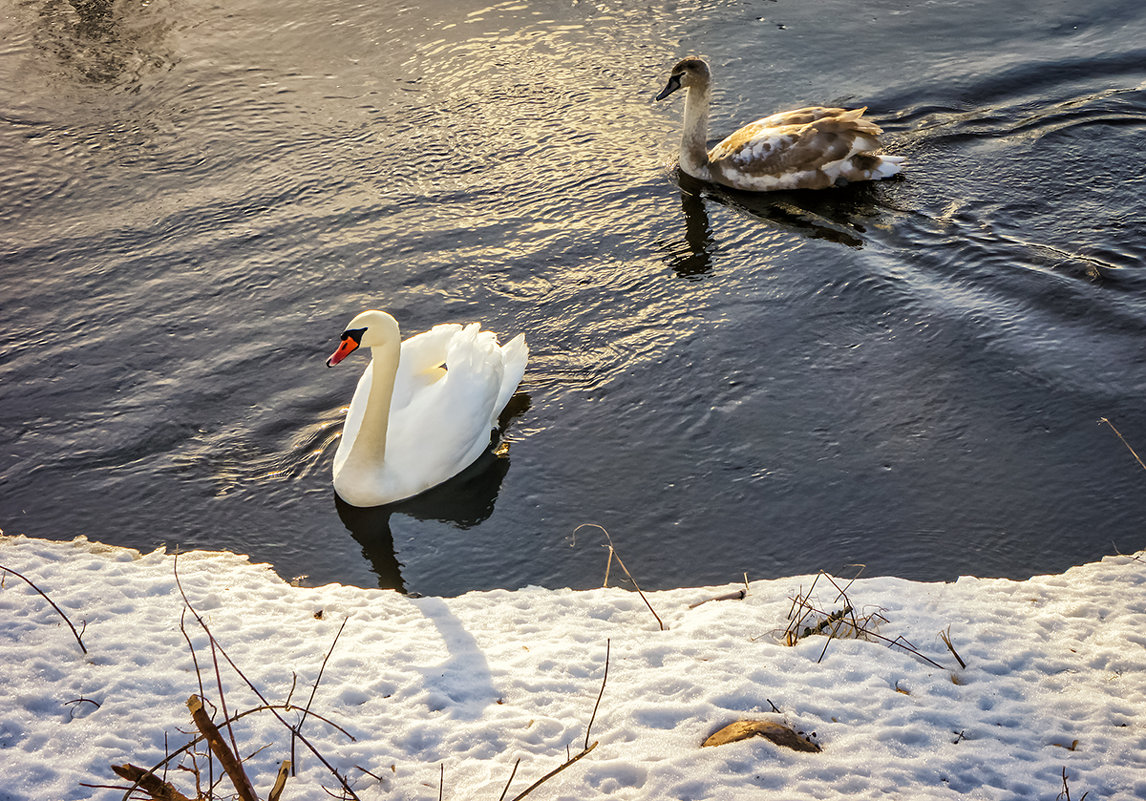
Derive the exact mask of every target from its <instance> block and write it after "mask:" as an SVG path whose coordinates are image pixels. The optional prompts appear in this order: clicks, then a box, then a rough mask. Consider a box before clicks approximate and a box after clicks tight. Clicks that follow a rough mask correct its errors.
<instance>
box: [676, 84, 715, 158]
mask: <svg viewBox="0 0 1146 801" xmlns="http://www.w3.org/2000/svg"><path fill="white" fill-rule="evenodd" d="M687 92H688V95H687V96H686V97H685V101H684V131H683V132H682V133H681V135H680V166H681V167H682V168H683V169H684V171H685V172H686V173H688V174H689V175H693V176H696V177H698V178H707V177H708V175H707V173H708V148H707V147H706V146H705V143H706V142H707V141H708V97H709V85H708V84H707V83H706V84H703V85H700V86H690V87H688V90H687ZM698 173H701V174H700V175H698Z"/></svg>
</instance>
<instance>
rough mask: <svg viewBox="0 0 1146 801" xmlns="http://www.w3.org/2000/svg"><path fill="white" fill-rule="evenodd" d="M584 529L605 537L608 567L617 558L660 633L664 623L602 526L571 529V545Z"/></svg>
mask: <svg viewBox="0 0 1146 801" xmlns="http://www.w3.org/2000/svg"><path fill="white" fill-rule="evenodd" d="M586 527H592V528H597V529H600V530H601V533H602V534H604V535H605V539H606V540H608V541H609V545H608V546H607V547H608V548H609V565H612V563H613V557H614V556H615V557H616V558H617V564H619V565H620V566H621V570H624V571H625V575H626V576H628V577H629V581H631V582H633V588H634V589H636V591H637V594H638V595H640V596H641V600H642V601H644V602H645V606H647V607H648V608H649V611H650V612H652V613H653V617H655V618H656V619H657V625H659V626H660V627H661V631H664V630H665V624H664V621H662V620H661V617H660V615H658V614H657V612H656V610H655V609H653V605H652V604H651V603H649V599H648V598H646V597H645V594H644V593H643V592H641V588H640V587H639V586H638V585H637V580H636V579H635V578H633V574H632V573H630V572H629V569H628V568H627V567H625V563H624V561H622V559H621V555H620V554H619V553H617V548H616V546H615V545H613V538H612V537H611V536H610V535H609V532H608V530H606V528H605V527H604V526H602V525H598V524H597V523H582V524H581V525H579V526H577V528H575V529H573V545H574V546H576V545H577V532H578V531H580V530H581V529H583V528H586ZM605 586H606V587H607V586H609V571H608V567H607V566H606V569H605Z"/></svg>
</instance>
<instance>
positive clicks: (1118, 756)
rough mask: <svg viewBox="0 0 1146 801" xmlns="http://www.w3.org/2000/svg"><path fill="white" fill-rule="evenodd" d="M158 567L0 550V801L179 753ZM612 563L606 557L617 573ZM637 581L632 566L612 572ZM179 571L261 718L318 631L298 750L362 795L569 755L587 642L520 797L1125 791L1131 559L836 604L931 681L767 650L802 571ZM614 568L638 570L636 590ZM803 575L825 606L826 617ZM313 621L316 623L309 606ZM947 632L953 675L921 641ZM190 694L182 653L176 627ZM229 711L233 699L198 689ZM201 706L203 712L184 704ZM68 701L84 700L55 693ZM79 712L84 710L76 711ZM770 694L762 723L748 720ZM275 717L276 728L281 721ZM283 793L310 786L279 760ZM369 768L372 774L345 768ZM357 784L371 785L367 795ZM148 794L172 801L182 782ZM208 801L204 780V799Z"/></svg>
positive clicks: (131, 555) (1140, 721)
mask: <svg viewBox="0 0 1146 801" xmlns="http://www.w3.org/2000/svg"><path fill="white" fill-rule="evenodd" d="M173 562H174V559H173V557H172V556H169V555H166V554H164V553H161V552H155V553H152V554H147V555H140V554H138V553H137V552H135V551H131V550H126V549H121V548H111V547H107V546H103V545H99V544H96V543H91V542H87V541H85V540H77V541H74V542H49V541H43V540H34V539H27V538H24V537H3V536H0V564H2V565H5V566H7V567H9V568H11V569H13V570H16V571H19V572H20V573H22V574H23V575H25V576H26V577H27V578H29V579H31V580H32V581H33V582H35V584H36V585H37V586H38V587H39V588H40V589H42V590H43V591H44V592H45V593H47V594H48V595H49V596H50V597H51V598H52V600H53V601H55V603H56V604H58V605H59V606H60V607H61V608H62V609H63V610H64V612H65V613H66V614H67V616H68V617H69V618H70V619H71V620H72V622H73V623H75V624H76V626H77V628H79V627H80V625H81V623H86V628H85V630H84V632H83V641H84V644H85V645H86V646H87V649H88V654H87V655H86V656H85V655H83V654H82V653H81V651H80V648H79V645H78V644H77V642H76V640H75V638H74V637H73V636H72V634H71V632H70V631H69V630H68V628H67V625H66V624H65V623H64V622H63V621H62V620H61V618H60V617H59V616H58V615H57V614H56V613H55V611H53V610H52V608H51V607H50V606H49V605H48V604H47V603H46V602H45V601H44V599H43V598H42V597H40V596H39V595H38V594H36V593H35V592H34V591H33V590H32V589H31V588H30V587H29V586H28V585H27V584H25V583H24V582H22V581H20V580H19V579H17V578H15V577H14V576H12V575H10V574H6V575H3V585H2V588H0V777H2V780H0V801H16V800H18V801H33V799H35V800H36V801H43V800H44V799H83V798H98V799H113V798H119V797H120V796H121V795H122V791H119V792H117V791H114V790H110V789H91V788H87V787H83V786H81V783H88V784H96V785H115V784H121V785H122V784H123V783H122V782H121V781H120V780H118V779H117V778H116V777H115V776H114V775H113V774H112V773H111V772H110V770H109V768H108V766H109V765H110V764H112V763H116V764H119V763H123V762H133V763H135V764H137V765H143V766H146V767H150V766H151V765H153V764H155V763H157V762H159V761H160V760H161V759H162V758H163V755H164V747H165V740H166V743H167V747H168V748H170V749H172V750H174V749H175V748H176V747H179V746H181V745H183V744H184V743H185V742H186V741H187V739H189V738H188V737H187V736H186V735H185V734H184V733H183V732H186V731H189V730H190V729H191V723H190V719H189V715H188V712H187V709H186V706H185V702H186V700H187V698H188V696H189V695H190V694H191V693H193V692H198V691H199V684H198V679H197V678H196V674H195V670H194V665H193V663H192V658H191V654H190V651H189V649H188V646H187V642H186V641H185V639H184V635H183V633H182V632H181V630H180V614H181V611H182V610H183V608H184V607H183V602H182V599H181V598H180V596H179V593H178V591H177V589H176V586H175V578H174V573H173ZM631 567H632V566H631ZM634 569H635V568H634ZM179 577H180V579H181V581H182V584H183V587H184V589H185V590H186V592H187V594H188V597H189V599H190V600H191V603H192V604H193V605H194V606H195V607H196V609H197V610H198V611H199V612H200V613H201V614H203V615H204V617H205V618H206V619H207V621H208V624H209V626H210V628H211V631H212V633H213V634H214V636H215V637H216V639H217V640H218V641H219V642H220V643H221V644H222V645H223V647H224V648H226V649H227V651H228V653H229V654H230V656H231V657H232V658H233V659H234V660H235V661H236V663H237V664H238V665H239V666H240V667H241V668H242V670H243V671H244V672H245V673H246V675H247V676H248V677H249V678H250V679H251V680H252V681H253V682H254V683H255V684H256V685H258V686H259V688H260V689H261V690H262V692H263V693H264V695H265V696H266V697H267V698H268V699H269V700H271V701H272V702H274V703H278V702H282V701H284V700H285V699H286V697H287V695H288V693H289V692H290V689H291V685H292V680H293V678H294V676H295V675H296V674H297V688H296V689H295V692H294V701H295V702H296V703H300V704H305V702H306V698H307V697H308V696H309V694H310V688H311V685H312V684H313V682H314V680H315V677H316V676H317V675H318V671H319V669H320V667H321V665H322V661H323V658H324V657H325V656H326V654H327V651H328V650H329V648H330V645H331V642H332V641H333V640H334V637H335V634H336V633H337V631H338V629H339V626H341V625H342V623H343V621H344V620H346V619H348V622H347V625H346V628H345V630H344V632H343V634H342V636H341V639H340V640H339V641H338V644H337V646H336V647H335V649H334V651H333V654H332V655H331V656H330V659H329V662H328V663H327V665H326V669H325V673H324V674H323V678H322V682H321V684H320V685H319V688H318V692H317V695H316V697H315V702H314V705H313V707H312V708H313V709H314V710H315V711H316V712H318V713H320V714H321V715H323V716H325V717H327V718H329V719H331V720H332V721H334V722H336V723H338V724H339V725H340V726H342V727H344V728H345V729H346V730H347V731H348V732H349V733H350V734H352V735H353V736H354V737H355V738H356V739H355V740H354V741H351V740H350V739H348V738H347V737H346V736H345V735H344V734H342V733H340V732H338V731H337V730H335V729H333V728H331V727H330V726H328V725H326V724H324V723H322V722H321V721H319V720H316V719H313V718H312V719H310V720H308V722H307V724H306V728H305V729H304V734H305V735H306V736H307V737H308V738H309V739H311V741H312V742H314V743H315V745H316V746H317V747H318V749H319V750H320V751H321V752H322V753H323V755H324V756H325V757H326V758H327V759H328V760H329V761H330V762H331V763H332V764H333V765H334V766H335V767H337V768H338V769H339V771H341V772H342V773H343V774H344V775H346V776H349V777H350V778H351V780H352V785H353V786H354V788H355V791H356V792H357V793H358V795H359V796H360V797H361V798H362V799H364V801H366V799H425V800H426V801H430V799H436V798H437V797H438V777H439V769H440V767H439V766H440V765H443V764H444V766H445V792H444V797H445V798H446V799H491V801H496V799H497V798H498V797H499V795H500V794H501V792H502V789H503V787H504V786H505V783H506V781H507V780H508V779H509V776H510V772H511V771H512V769H513V765H514V762H515V761H516V760H517V759H518V758H521V764H520V767H519V768H518V772H517V777H516V778H515V779H514V784H513V787H512V788H511V789H510V792H509V793H508V794H507V796H506V798H511V797H512V796H513V795H515V794H516V793H518V792H520V791H521V790H523V789H525V787H526V786H528V785H529V784H530V783H531V782H533V781H534V780H535V779H537V778H539V777H540V776H542V775H543V774H544V773H546V772H547V771H549V770H551V769H552V768H554V767H556V766H557V765H559V764H560V763H562V762H563V761H565V759H566V756H567V752H566V747H567V746H568V747H569V748H571V750H572V752H573V753H576V752H577V751H578V750H580V748H581V746H582V745H583V741H584V738H585V729H586V725H587V724H588V723H589V719H590V715H591V714H592V711H593V705H594V702H595V701H596V698H597V694H598V692H599V691H600V689H601V683H602V674H603V671H604V667H605V650H606V641H611V656H610V660H609V674H608V681H607V683H606V686H605V691H604V697H603V698H602V700H601V704H600V708H599V710H598V712H597V716H596V719H595V721H594V723H593V727H592V732H591V736H592V739H593V740H599V741H600V745H599V746H598V747H597V748H596V749H595V750H594V751H593V752H592V753H590V754H589V755H588V756H586V757H585V758H584V759H582V760H581V761H579V762H577V763H576V764H575V765H573V766H571V767H570V768H569V769H568V770H566V771H564V772H562V773H561V774H559V775H558V776H556V777H554V778H553V779H552V780H550V781H548V782H546V783H545V784H543V785H542V786H541V787H539V788H538V789H537V790H535V791H534V792H533V793H532V794H531V795H530V796H529V798H530V799H536V800H537V801H540V799H569V800H570V801H573V800H574V799H576V800H577V801H589V800H590V799H604V798H609V799H682V800H686V799H697V800H699V799H712V801H727V800H728V799H733V798H741V799H767V798H775V799H801V798H824V799H845V798H846V799H849V800H852V799H857V798H869V797H879V796H892V797H897V798H903V799H933V798H934V799H938V798H943V799H955V798H984V799H1021V798H1032V799H1033V798H1038V799H1053V798H1054V797H1055V796H1056V795H1057V794H1058V793H1059V791H1060V790H1062V783H1063V780H1062V771H1063V768H1064V767H1065V768H1066V771H1067V775H1068V778H1069V787H1070V791H1071V797H1072V798H1074V799H1079V798H1081V796H1082V794H1083V793H1089V796H1088V799H1089V800H1090V801H1099V800H1100V799H1101V800H1103V801H1105V800H1106V799H1114V798H1146V557H1143V556H1142V555H1139V556H1136V557H1110V558H1107V559H1105V560H1103V561H1102V562H1101V563H1096V564H1089V565H1083V566H1081V567H1077V568H1073V569H1071V570H1069V571H1067V572H1066V573H1065V574H1064V575H1061V576H1040V577H1036V578H1033V579H1031V580H1029V581H1023V582H1014V581H1007V580H995V579H991V580H979V579H969V578H965V579H961V580H959V581H958V582H955V583H950V584H922V583H913V582H909V581H903V580H899V579H892V578H874V579H861V580H859V581H857V582H856V583H855V584H854V585H852V587H851V588H850V590H849V591H848V595H849V597H850V599H851V601H852V602H853V603H854V604H856V606H857V607H864V608H867V609H874V608H877V607H878V608H880V609H881V613H882V615H883V616H884V617H885V618H886V620H887V622H885V623H883V624H882V626H881V628H880V630H879V631H880V633H881V634H882V635H884V636H886V637H889V638H895V637H899V636H902V637H905V638H906V639H908V640H910V641H911V642H912V643H913V644H914V645H915V646H916V647H918V648H919V650H920V651H921V652H922V653H924V654H926V655H927V656H928V657H929V658H931V659H934V660H935V661H937V662H940V663H942V664H944V665H949V666H950V668H951V669H938V668H936V667H934V666H933V665H929V664H927V663H926V662H925V661H923V660H921V659H919V658H918V657H916V656H913V655H911V654H909V653H905V652H904V651H902V650H899V649H890V648H888V647H887V645H886V644H884V643H879V642H867V641H858V640H833V641H832V642H831V643H830V646H829V647H828V649H827V653H826V655H825V656H824V658H823V661H822V662H820V663H817V661H816V660H817V658H818V657H819V656H820V653H821V651H822V649H823V646H824V642H825V640H824V638H823V637H818V636H812V637H808V638H805V639H804V640H803V641H801V642H800V643H799V644H798V645H797V646H796V647H793V648H789V647H785V646H783V645H781V644H780V643H779V642H778V641H777V635H778V634H780V633H781V632H782V631H783V629H784V628H785V626H786V625H787V619H786V616H787V614H788V611H789V609H790V607H791V604H792V602H791V598H792V597H793V596H795V595H796V594H797V592H798V591H799V590H800V589H801V587H803V589H804V590H807V589H808V587H809V586H810V585H811V581H812V579H811V577H808V576H804V577H794V578H787V579H778V580H771V581H756V582H753V583H752V584H751V593H750V594H749V595H748V596H747V598H745V599H744V600H724V601H709V602H708V603H704V604H702V605H700V606H697V607H696V608H692V609H690V608H689V605H690V604H692V603H694V602H696V601H700V600H703V599H705V598H710V597H712V596H713V595H718V594H720V593H722V592H727V591H728V590H730V589H736V588H735V587H720V588H703V589H685V590H672V591H665V592H656V593H649V594H648V597H649V600H650V602H651V603H652V605H653V607H654V608H655V609H656V611H657V613H658V614H659V615H660V617H661V618H662V619H663V620H664V621H665V624H666V625H667V626H668V627H669V628H668V630H667V631H660V630H658V627H657V624H656V621H655V620H654V619H653V617H652V615H651V614H650V613H649V610H648V609H647V608H646V606H645V604H644V603H643V601H642V600H641V598H640V596H638V595H637V594H636V593H632V592H627V591H623V590H617V589H607V590H594V591H588V592H574V591H570V590H543V589H537V588H528V589H524V590H519V591H515V592H505V591H498V592H484V593H471V594H468V595H464V596H462V597H459V598H449V599H441V598H408V597H404V596H401V595H398V594H396V593H394V592H390V591H381V590H365V589H359V588H354V587H344V586H338V585H330V586H326V587H319V588H314V589H308V588H296V587H292V586H290V585H288V584H286V583H284V582H283V581H282V580H281V579H279V578H278V577H277V576H276V575H275V574H274V573H273V572H271V570H270V569H269V568H267V567H266V566H262V565H252V564H250V563H249V562H248V561H247V560H246V559H245V558H243V557H240V556H236V555H233V554H227V553H207V552H192V553H187V554H183V555H181V556H180V557H179ZM638 578H639V576H638ZM829 590H830V586H829V585H826V584H823V583H822V582H821V584H819V585H817V595H819V596H820V601H821V602H822V604H824V605H829V606H830V605H831V604H832V603H833V601H834V600H835V599H834V597H833V593H831V592H829ZM319 613H321V614H319ZM948 627H950V634H951V638H952V640H953V643H954V645H955V648H956V650H957V651H958V653H959V655H960V656H961V657H962V658H963V660H964V661H966V663H967V667H966V668H965V669H960V668H959V667H958V665H957V663H956V662H955V659H954V658H953V656H952V655H951V654H950V653H949V652H948V650H947V648H946V647H945V646H944V645H943V644H942V642H941V641H940V639H939V637H938V632H940V631H941V630H946V629H947V628H948ZM186 628H187V634H188V635H189V636H190V638H191V641H192V643H193V644H194V645H195V648H196V652H197V654H198V657H199V662H200V665H201V666H203V667H204V670H203V673H204V681H207V680H208V679H209V678H211V674H210V668H209V664H210V657H209V651H208V650H207V649H206V646H207V641H206V637H205V635H204V634H203V633H202V631H201V630H198V629H197V627H196V626H195V624H194V621H193V620H192V619H191V618H190V616H188V619H187V624H186ZM224 680H225V682H226V691H227V694H226V700H227V705H228V709H229V710H230V711H232V712H234V711H235V710H242V709H245V708H250V707H254V706H258V704H259V701H258V699H257V698H255V697H254V695H253V694H252V693H251V692H250V691H249V690H247V689H246V688H245V687H244V686H243V685H242V684H241V682H240V681H239V680H238V679H237V678H236V677H235V676H234V674H233V673H231V672H229V670H228V671H227V672H225V673H224ZM207 695H208V696H209V697H212V698H214V697H216V695H217V694H216V693H215V692H214V691H213V689H212V688H211V687H210V686H208V687H207ZM77 699H89V700H77ZM97 704H98V706H97ZM772 704H775V706H776V707H777V708H779V710H780V714H777V713H775V712H773V711H772ZM744 717H751V718H758V719H767V720H775V721H780V722H787V723H788V724H790V725H791V726H792V727H793V728H796V729H799V730H803V731H806V732H815V739H816V741H817V742H818V743H819V744H820V745H821V746H823V752H822V753H798V752H795V751H790V750H787V749H783V748H779V747H777V746H775V745H773V744H772V743H770V742H767V741H765V740H762V739H753V740H748V741H744V742H737V743H731V744H728V745H722V746H719V747H715V748H701V747H700V743H701V742H702V741H703V740H704V738H705V737H706V736H708V735H709V734H711V733H712V732H713V731H715V730H716V729H717V728H719V727H721V726H723V725H724V724H726V723H730V722H732V721H734V720H736V719H738V718H744ZM290 719H291V720H292V721H293V720H294V719H295V717H290ZM235 731H236V736H237V738H238V740H239V743H240V745H241V748H242V749H243V750H244V751H245V752H250V751H254V750H255V749H257V748H260V747H262V746H267V747H266V748H264V749H263V750H262V751H260V752H259V753H257V754H256V755H254V756H251V757H249V758H247V760H246V766H247V770H248V773H249V774H250V775H251V777H252V779H253V780H254V783H255V786H256V788H257V789H258V791H259V793H260V795H262V796H265V795H266V793H267V791H268V790H269V788H270V785H271V783H272V782H273V779H274V775H275V773H276V772H277V769H278V765H279V761H280V760H282V759H283V758H285V757H287V756H289V753H288V752H289V735H288V734H287V732H286V730H285V729H284V728H283V727H282V724H280V723H279V722H278V721H276V720H274V718H272V717H271V716H270V715H269V714H267V713H259V714H255V715H250V716H248V717H246V718H244V719H243V721H242V722H241V723H240V724H238V725H236V727H235ZM296 753H297V756H298V760H299V763H300V772H299V775H298V776H297V777H295V778H292V779H290V780H289V781H288V783H287V788H286V792H285V794H284V796H283V797H284V798H285V799H304V798H305V799H321V798H325V797H328V796H326V795H325V794H324V793H323V791H322V789H321V788H320V785H324V786H326V787H329V788H331V789H334V788H335V783H334V781H333V779H332V778H331V775H330V774H329V772H327V771H326V770H325V769H324V768H323V767H322V766H321V764H320V763H319V762H318V760H317V759H316V758H314V757H313V756H311V755H310V754H309V753H307V752H305V749H302V748H301V747H300V748H298V749H296ZM362 769H365V771H369V774H373V776H371V775H369V774H368V773H367V772H365V771H364V770H362ZM375 777H380V778H375ZM168 779H169V780H170V781H172V783H173V784H175V785H176V786H177V787H179V788H180V789H181V790H183V792H185V793H187V794H189V795H193V794H194V782H193V779H192V778H191V777H190V775H189V774H188V773H186V772H180V771H170V772H169V774H168ZM227 789H228V790H229V787H228V788H227Z"/></svg>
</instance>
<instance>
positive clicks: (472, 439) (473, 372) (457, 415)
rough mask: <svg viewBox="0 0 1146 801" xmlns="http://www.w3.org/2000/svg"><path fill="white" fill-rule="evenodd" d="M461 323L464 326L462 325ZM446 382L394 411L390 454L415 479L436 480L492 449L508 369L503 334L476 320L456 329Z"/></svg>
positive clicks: (421, 391)
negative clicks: (501, 341) (482, 327)
mask: <svg viewBox="0 0 1146 801" xmlns="http://www.w3.org/2000/svg"><path fill="white" fill-rule="evenodd" d="M460 328H461V327H460V326H459V329H460ZM445 364H446V370H445V374H444V376H443V377H442V378H441V380H438V381H436V382H434V383H432V384H428V385H425V386H423V387H420V388H418V389H417V391H416V393H415V397H414V398H413V401H412V402H411V403H409V404H407V405H406V406H405V407H403V408H401V409H399V408H393V409H392V410H391V417H390V420H391V426H390V437H389V440H388V441H387V444H386V458H387V460H388V461H390V463H391V465H392V466H393V467H394V468H395V469H398V470H401V471H402V472H403V473H404V474H406V475H407V476H410V477H415V478H416V477H419V476H426V477H428V478H427V481H428V480H429V478H432V477H439V478H437V479H436V480H435V481H432V482H429V483H426V482H423V483H425V486H421V485H419V486H417V487H416V488H415V489H414V491H417V492H420V491H421V490H423V489H427V488H429V487H430V486H432V485H433V484H434V483H437V481H440V480H441V479H440V476H441V475H443V474H445V475H453V474H454V473H456V472H458V471H459V470H461V469H462V468H464V467H466V466H467V465H469V464H470V463H471V462H473V461H474V460H475V459H477V457H478V456H480V455H481V454H482V452H483V451H484V450H485V449H486V448H487V447H489V443H490V430H491V428H492V424H491V422H490V421H491V420H492V419H495V418H496V416H497V412H496V411H494V410H493V409H494V404H495V402H496V400H497V398H498V396H499V390H500V387H501V383H502V376H503V373H504V370H503V366H502V360H501V355H500V349H499V348H498V345H497V338H496V336H494V334H492V333H490V332H488V331H481V330H480V328H479V326H478V325H477V324H476V323H475V324H472V325H468V326H466V327H465V328H464V329H461V330H459V331H456V332H455V333H454V335H453V336H452V337H451V338H450V341H449V343H448V345H447V352H446V358H445Z"/></svg>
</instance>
